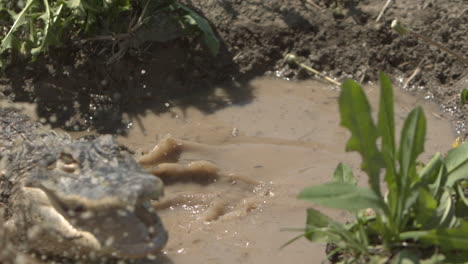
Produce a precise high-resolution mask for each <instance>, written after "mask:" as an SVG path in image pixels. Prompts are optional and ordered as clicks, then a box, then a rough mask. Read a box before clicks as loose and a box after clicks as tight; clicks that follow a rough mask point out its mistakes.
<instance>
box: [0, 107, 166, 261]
mask: <svg viewBox="0 0 468 264" xmlns="http://www.w3.org/2000/svg"><path fill="white" fill-rule="evenodd" d="M0 159H1V161H0V207H3V208H4V209H5V210H6V214H5V217H4V218H5V220H6V223H5V225H4V226H5V229H6V231H7V234H8V236H9V237H10V238H12V239H11V241H14V242H15V243H14V244H15V246H16V248H17V249H21V250H26V251H34V252H39V253H41V254H44V255H47V256H62V257H73V258H74V257H79V258H83V257H90V258H103V257H118V258H140V257H145V256H147V255H150V254H156V253H158V252H159V251H160V250H161V248H162V247H164V245H165V244H166V242H167V238H168V236H167V232H166V230H165V229H164V228H163V226H162V223H161V221H160V219H159V217H158V216H157V214H156V213H155V212H154V209H153V208H152V207H151V205H150V201H151V200H156V199H158V197H159V196H161V195H162V193H163V184H162V182H161V180H160V179H159V178H157V177H155V176H153V175H151V174H149V173H147V172H146V171H144V170H143V169H142V168H141V167H140V166H139V165H138V164H137V163H136V162H135V161H134V160H133V158H132V157H131V156H130V155H129V154H127V153H123V152H121V151H120V148H119V146H118V145H117V144H116V143H115V142H114V140H113V139H112V137H111V136H101V137H99V138H97V139H96V140H93V141H83V140H73V139H71V138H70V137H69V136H68V135H58V134H56V133H55V132H53V131H48V130H47V129H45V128H44V127H43V126H42V125H41V124H39V123H36V122H32V121H30V120H29V119H28V118H27V117H26V116H25V115H23V114H20V113H18V112H17V111H15V110H13V109H4V108H0ZM0 209H1V208H0ZM0 223H1V222H0ZM0 256H1V255H0Z"/></svg>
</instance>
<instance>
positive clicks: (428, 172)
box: [410, 153, 447, 200]
mask: <svg viewBox="0 0 468 264" xmlns="http://www.w3.org/2000/svg"><path fill="white" fill-rule="evenodd" d="M446 181H447V169H446V167H445V164H444V161H443V160H442V156H441V155H440V153H436V154H435V155H434V156H433V157H432V159H431V160H430V161H429V163H427V164H426V166H424V168H423V169H422V170H421V171H420V172H419V181H418V182H417V183H416V184H415V185H413V186H412V187H411V191H410V193H417V192H418V189H419V188H421V187H426V186H427V187H428V188H429V191H430V193H431V195H432V197H434V198H435V199H436V200H438V199H439V198H440V195H441V194H442V192H443V191H444V186H445V182H446Z"/></svg>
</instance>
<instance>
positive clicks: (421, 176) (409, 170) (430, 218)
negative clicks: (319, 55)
mask: <svg viewBox="0 0 468 264" xmlns="http://www.w3.org/2000/svg"><path fill="white" fill-rule="evenodd" d="M380 85H381V95H380V106H379V111H378V121H377V124H375V123H374V121H373V119H372V115H371V108H370V105H369V103H368V100H367V98H366V95H365V94H364V92H363V89H362V88H361V86H359V85H358V84H357V83H355V82H354V81H351V80H348V81H346V82H345V83H344V84H343V85H342V90H341V94H340V97H339V106H340V113H341V125H343V126H344V127H346V128H347V129H348V130H350V132H351V138H350V139H349V140H348V142H347V145H346V150H347V151H357V152H359V154H360V155H361V158H362V164H361V167H362V169H363V171H364V172H365V173H366V174H367V176H368V182H369V184H368V186H369V187H360V186H357V185H356V179H355V177H354V175H353V173H352V171H351V169H350V168H349V167H347V166H345V165H343V164H339V165H338V167H337V169H336V171H335V174H334V176H333V181H332V182H331V183H325V184H322V185H319V186H314V187H309V188H306V189H304V190H303V191H302V192H301V193H300V194H299V198H300V199H302V200H306V201H310V202H313V203H315V204H317V205H324V206H327V207H331V208H337V209H344V210H347V211H349V212H352V213H354V214H355V221H354V222H353V223H351V224H341V223H338V222H336V221H334V220H332V219H330V218H329V217H327V216H325V215H324V214H322V213H320V212H319V211H317V210H315V209H309V210H308V211H307V222H306V229H305V234H304V236H305V237H306V238H307V239H309V240H311V241H318V240H324V239H325V240H326V241H327V242H330V243H333V244H335V245H336V246H337V249H336V250H335V251H334V252H332V254H333V253H337V252H339V253H340V254H341V256H342V260H343V261H344V262H364V261H365V262H371V263H387V262H385V261H387V259H388V258H391V259H392V260H391V262H390V263H402V262H405V263H419V262H421V261H423V259H424V262H421V263H441V261H442V260H444V259H445V260H444V261H445V262H444V263H446V262H458V263H462V262H463V261H467V260H468V253H467V252H468V221H467V220H468V219H467V215H468V213H467V212H468V203H467V201H468V199H467V198H466V197H465V191H466V190H467V188H466V184H465V181H466V180H467V179H468V144H466V143H465V144H461V145H460V146H459V147H457V148H454V149H452V150H451V151H449V152H448V153H447V155H446V156H442V155H441V154H439V153H436V154H435V155H434V156H433V158H432V159H431V160H430V161H429V162H428V163H427V164H426V165H425V166H423V167H421V163H420V162H418V156H419V154H421V153H422V152H423V151H424V141H425V134H426V119H425V117H424V113H423V111H422V109H421V108H420V107H417V108H415V109H414V110H413V111H411V112H410V113H409V115H408V116H407V118H406V121H405V123H404V127H403V129H402V131H401V136H400V144H399V146H397V144H396V137H395V121H394V120H395V117H394V110H393V91H392V87H391V83H390V80H389V79H388V77H387V76H386V75H384V74H383V73H382V74H381V76H380ZM379 139H380V143H379V141H378V140H379ZM381 175H382V176H384V182H385V183H386V187H387V190H388V191H387V194H385V195H384V194H383V193H382V187H381V186H380V185H381V179H380V177H381ZM369 208H371V209H369Z"/></svg>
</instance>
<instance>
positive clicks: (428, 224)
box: [414, 189, 438, 229]
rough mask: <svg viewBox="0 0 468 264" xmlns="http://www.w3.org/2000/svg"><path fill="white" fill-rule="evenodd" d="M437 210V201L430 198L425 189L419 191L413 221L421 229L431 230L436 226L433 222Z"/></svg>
mask: <svg viewBox="0 0 468 264" xmlns="http://www.w3.org/2000/svg"><path fill="white" fill-rule="evenodd" d="M436 210H437V201H436V200H435V199H434V198H433V197H432V195H431V194H430V193H429V191H428V190H426V189H420V190H419V197H418V200H417V206H416V208H415V212H414V214H415V216H414V217H415V218H416V219H415V220H416V221H417V223H418V224H419V226H418V227H420V228H422V229H431V228H434V227H436V226H437V224H438V223H437V222H436V221H434V220H435V215H436Z"/></svg>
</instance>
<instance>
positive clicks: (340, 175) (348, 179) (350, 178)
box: [333, 163, 356, 185]
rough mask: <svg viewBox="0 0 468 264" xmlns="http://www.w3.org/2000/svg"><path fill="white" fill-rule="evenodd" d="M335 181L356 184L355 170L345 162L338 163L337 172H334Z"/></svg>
mask: <svg viewBox="0 0 468 264" xmlns="http://www.w3.org/2000/svg"><path fill="white" fill-rule="evenodd" d="M333 181H335V182H342V183H349V184H353V185H356V178H355V177H354V175H353V171H352V170H351V168H350V167H348V166H346V165H345V164H343V163H340V164H338V166H337V167H336V169H335V173H334V174H333Z"/></svg>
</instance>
